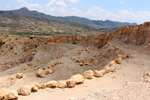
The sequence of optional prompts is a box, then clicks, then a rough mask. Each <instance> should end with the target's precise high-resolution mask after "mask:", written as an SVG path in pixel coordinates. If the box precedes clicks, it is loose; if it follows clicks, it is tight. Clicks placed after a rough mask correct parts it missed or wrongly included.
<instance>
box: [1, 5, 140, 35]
mask: <svg viewBox="0 0 150 100" xmlns="http://www.w3.org/2000/svg"><path fill="white" fill-rule="evenodd" d="M124 25H137V24H136V23H128V22H117V21H110V20H105V21H102V20H90V19H87V18H82V17H77V16H67V17H56V16H51V15H46V14H44V13H40V12H38V11H30V10H29V9H28V8H26V7H23V8H20V9H17V10H10V11H0V32H1V33H13V34H14V33H18V32H19V33H21V32H24V33H28V34H30V33H46V34H47V33H64V34H72V33H73V34H78V33H81V34H88V33H90V34H94V33H95V34H96V33H102V32H105V33H107V32H112V31H114V30H115V29H116V28H118V27H120V26H124ZM4 27H5V28H4ZM6 31H7V32H6Z"/></svg>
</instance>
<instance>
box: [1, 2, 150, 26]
mask: <svg viewBox="0 0 150 100" xmlns="http://www.w3.org/2000/svg"><path fill="white" fill-rule="evenodd" d="M149 4H150V0H0V10H14V9H19V8H21V7H27V8H28V9H30V10H37V11H39V12H43V13H45V14H48V15H53V16H79V17H85V18H89V19H92V20H112V21H120V22H136V23H138V24H142V23H144V22H146V21H150V6H149Z"/></svg>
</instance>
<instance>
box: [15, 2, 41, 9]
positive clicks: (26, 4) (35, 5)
mask: <svg viewBox="0 0 150 100" xmlns="http://www.w3.org/2000/svg"><path fill="white" fill-rule="evenodd" d="M17 2H19V3H21V5H20V7H27V8H29V9H31V10H38V9H40V8H42V6H41V5H39V4H32V3H28V2H27V1H25V0H17Z"/></svg>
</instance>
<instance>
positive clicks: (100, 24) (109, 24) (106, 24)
mask: <svg viewBox="0 0 150 100" xmlns="http://www.w3.org/2000/svg"><path fill="white" fill-rule="evenodd" d="M12 12H13V13H15V14H19V15H25V16H32V17H38V18H46V19H52V20H58V21H64V22H77V23H81V24H85V25H89V26H94V27H97V28H118V27H120V26H124V25H137V23H128V22H117V21H110V20H105V21H102V20H90V19H87V18H82V17H77V16H68V17H56V16H51V15H46V14H44V13H39V12H37V11H30V10H29V9H28V8H26V7H23V8H21V9H18V10H12Z"/></svg>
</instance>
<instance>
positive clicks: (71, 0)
mask: <svg viewBox="0 0 150 100" xmlns="http://www.w3.org/2000/svg"><path fill="white" fill-rule="evenodd" d="M64 1H67V2H69V3H77V2H78V0H64Z"/></svg>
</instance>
